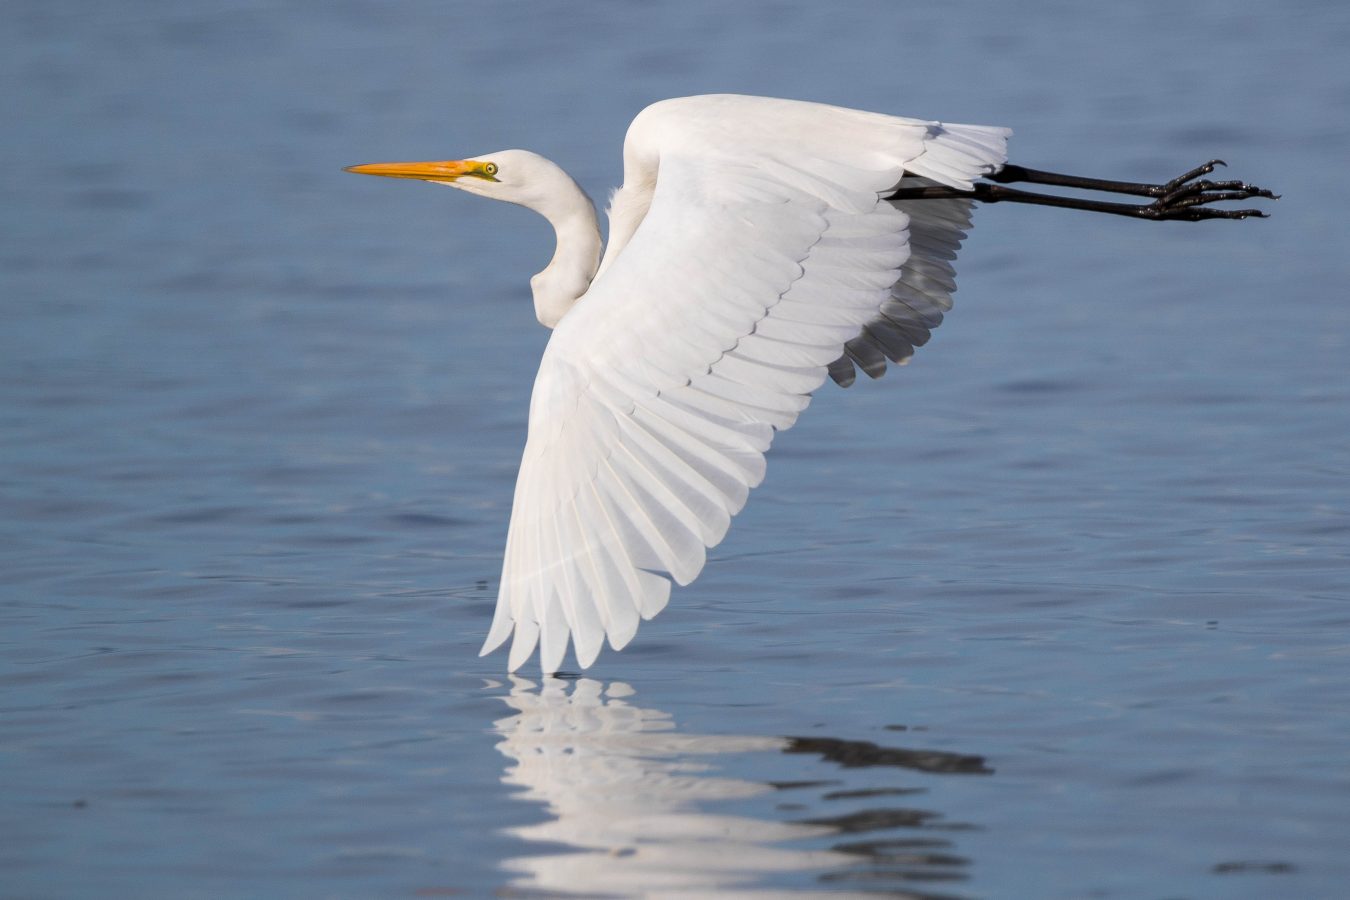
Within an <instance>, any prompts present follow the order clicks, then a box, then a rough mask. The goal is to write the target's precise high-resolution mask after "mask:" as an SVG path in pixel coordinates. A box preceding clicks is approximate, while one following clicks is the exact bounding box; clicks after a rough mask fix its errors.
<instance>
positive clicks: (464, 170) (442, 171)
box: [345, 159, 497, 182]
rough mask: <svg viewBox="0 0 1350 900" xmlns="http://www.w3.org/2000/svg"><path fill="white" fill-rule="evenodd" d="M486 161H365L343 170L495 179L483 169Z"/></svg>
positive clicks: (445, 179)
mask: <svg viewBox="0 0 1350 900" xmlns="http://www.w3.org/2000/svg"><path fill="white" fill-rule="evenodd" d="M486 165H487V164H486V163H482V162H479V161H477V160H472V159H446V160H441V161H439V162H395V163H367V164H366V165H364V166H348V167H347V168H346V169H345V171H347V172H355V173H356V174H357V175H383V176H384V177H386V178H417V179H420V180H422V181H442V182H451V181H454V180H455V179H456V178H460V177H463V176H465V175H473V176H475V177H478V178H483V179H486V180H487V181H496V180H497V179H495V178H493V177H492V176H491V175H490V174H488V172H487V171H486V170H485V168H484V167H485V166H486Z"/></svg>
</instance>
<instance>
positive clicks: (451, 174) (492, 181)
mask: <svg viewBox="0 0 1350 900" xmlns="http://www.w3.org/2000/svg"><path fill="white" fill-rule="evenodd" d="M347 171H348V172H355V173H356V174H358V175H383V176H385V177H386V178H416V179H418V180H420V181H430V182H432V183H433V184H447V185H449V186H450V187H453V188H459V189H460V190H461V191H468V192H469V193H470V194H479V195H481V196H483V197H491V198H493V199H494V200H505V201H507V202H508V203H518V204H520V205H521V206H528V207H530V208H532V209H538V208H539V204H540V201H541V200H542V199H544V198H546V197H548V196H551V195H553V194H554V193H555V191H556V187H555V186H556V184H557V181H558V177H559V176H561V177H562V179H564V180H565V181H566V182H568V183H569V184H570V183H572V179H571V178H570V177H568V175H567V174H566V173H565V172H563V170H562V169H560V168H558V166H556V165H555V164H554V163H552V162H550V161H549V160H547V159H545V158H544V157H542V156H540V155H539V154H537V153H531V152H530V151H528V150H499V151H497V152H496V153H486V154H484V155H482V156H478V157H474V158H473V159H447V160H440V161H435V162H399V163H369V164H367V165H363V166H348V167H347Z"/></svg>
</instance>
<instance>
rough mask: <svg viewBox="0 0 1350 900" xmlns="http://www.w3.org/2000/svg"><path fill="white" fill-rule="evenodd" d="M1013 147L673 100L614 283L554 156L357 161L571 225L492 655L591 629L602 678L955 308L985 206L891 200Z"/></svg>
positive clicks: (911, 126) (762, 103)
mask: <svg viewBox="0 0 1350 900" xmlns="http://www.w3.org/2000/svg"><path fill="white" fill-rule="evenodd" d="M1009 133H1010V132H1009V131H1008V130H1007V129H1004V128H992V127H983V126H971V125H944V124H940V123H937V122H926V121H919V120H915V119H903V118H896V117H893V116H884V115H878V114H875V113H867V112H859V111H854V110H848V109H841V108H837V107H831V106H823V105H820V104H812V103H803V102H798V101H789V100H772V99H766V98H757V97H741V96H729V95H718V96H707V97H691V98H684V99H678V100H667V101H664V102H661V103H657V104H655V105H653V106H650V107H648V108H647V109H646V110H644V111H643V112H642V113H641V114H640V115H639V116H638V117H637V118H636V119H635V120H634V122H633V124H632V126H631V127H630V129H629V131H628V136H627V139H626V141H625V144H624V184H623V187H622V188H620V189H619V191H617V192H616V194H615V196H614V200H613V203H612V207H611V212H610V221H611V237H610V243H609V248H608V250H607V252H606V253H605V256H604V258H603V261H602V262H601V263H600V265H599V269H598V273H597V270H596V254H597V252H598V249H599V243H598V241H599V237H598V230H597V229H596V228H595V226H594V213H593V211H592V207H591V205H590V201H589V200H588V199H585V196H584V194H582V193H581V191H580V188H578V187H576V185H575V183H574V182H572V181H571V179H570V178H568V177H567V176H566V175H565V174H563V173H562V170H560V169H557V167H556V166H553V165H552V164H551V163H548V162H547V161H546V160H543V159H542V157H537V156H535V155H534V154H529V153H526V152H525V151H504V152H502V153H497V154H486V155H483V156H481V157H478V158H476V159H473V160H466V161H457V162H456V163H454V164H450V163H444V164H439V163H438V164H381V165H383V166H385V170H384V171H377V169H378V168H379V167H378V166H368V167H356V169H355V170H356V171H366V172H369V173H370V174H386V175H401V176H402V177H416V178H422V179H424V180H433V181H441V182H443V183H447V184H452V185H454V186H455V187H460V188H466V189H468V190H471V191H472V192H474V193H479V194H483V195H484V196H489V197H494V196H495V197H500V198H501V199H506V200H510V201H513V202H517V203H521V204H522V205H526V206H529V207H530V208H533V209H536V210H538V211H539V212H541V213H543V214H544V215H545V216H547V217H548V218H549V220H550V221H551V222H553V224H554V227H555V229H556V230H557V232H558V241H559V245H558V252H557V254H555V256H554V259H553V261H552V263H550V266H549V268H548V269H546V270H545V271H544V272H542V273H540V275H538V276H536V277H535V280H534V282H532V283H533V285H534V288H535V300H536V307H537V311H538V312H539V316H540V319H541V321H544V322H546V323H547V324H556V327H555V330H554V332H553V335H552V338H551V339H550V341H549V343H548V347H547V349H546V350H545V351H544V356H543V360H542V361H541V363H540V367H539V374H538V377H537V378H536V380H535V385H534V393H533V397H532V399H531V402H530V416H529V438H528V441H527V443H526V446H525V452H524V457H523V459H522V461H521V467H520V475H519V479H518V481H517V484H516V491H515V501H514V507H513V510H512V514H511V524H510V528H509V533H508V537H507V542H506V556H505V561H504V564H503V567H502V579H501V588H500V594H499V596H498V600H497V610H496V615H495V617H494V618H493V622H492V627H491V630H490V632H489V634H488V636H487V640H486V642H485V645H484V648H483V652H484V653H486V652H489V651H491V650H493V649H494V648H496V647H498V646H499V645H501V644H502V643H503V642H505V641H506V639H507V638H508V637H511V636H512V635H514V640H513V642H512V646H511V653H510V662H509V667H510V668H511V669H512V670H514V669H516V668H518V667H519V666H520V665H521V664H523V663H524V662H525V661H526V660H527V659H528V658H529V656H530V655H531V654H532V653H533V651H534V649H535V647H536V645H538V647H539V651H540V662H541V665H542V669H543V671H545V672H553V671H556V670H558V669H559V668H560V667H561V665H562V662H563V657H564V654H565V652H566V649H567V644H568V641H569V638H570V640H571V641H572V643H573V644H574V645H575V652H576V658H577V662H578V663H579V664H580V666H581V667H582V668H585V667H587V666H589V665H590V664H591V663H592V662H593V661H594V660H595V658H596V656H597V654H598V653H599V652H600V647H601V644H602V643H603V642H604V640H605V639H606V638H608V640H609V643H610V645H611V646H612V647H613V648H615V649H616V650H617V649H619V648H621V647H623V646H624V645H625V644H627V643H628V642H629V641H630V640H631V639H632V638H633V635H634V634H635V633H636V631H637V628H638V623H639V621H640V620H641V619H648V618H651V617H652V616H654V615H656V613H658V612H660V611H661V609H662V608H663V607H664V606H665V605H666V602H667V600H668V599H669V595H670V589H671V583H670V582H671V580H673V581H675V582H676V583H678V584H681V585H684V584H688V583H689V582H690V581H692V580H693V579H694V578H695V577H696V576H697V575H698V574H699V571H700V570H701V569H702V568H703V565H704V562H705V560H706V556H707V549H708V548H709V547H713V546H715V545H716V544H717V543H718V542H719V541H721V540H722V538H723V537H724V536H725V534H726V532H727V528H728V526H729V524H730V521H731V517H732V516H734V515H735V514H736V513H737V512H739V511H740V509H741V508H742V507H743V506H744V505H745V502H746V498H747V495H748V493H749V491H750V489H751V488H753V487H755V486H756V485H758V484H759V483H760V481H761V479H762V478H763V476H764V453H765V451H767V450H768V448H769V444H770V443H771V441H772V440H773V435H774V432H775V431H781V430H783V429H785V428H789V427H791V426H792V424H793V423H794V422H795V421H796V419H797V416H798V415H799V414H800V413H801V412H802V410H804V409H805V408H806V406H807V404H808V403H809V402H810V399H811V392H812V391H814V390H816V389H817V388H818V387H819V386H820V385H821V383H822V382H823V381H824V380H825V378H826V377H827V375H833V376H834V378H835V380H836V381H839V382H840V383H841V384H847V383H849V382H851V381H852V380H853V376H854V366H855V365H857V366H860V367H861V368H863V369H864V370H865V371H866V372H867V373H868V374H870V375H873V376H876V375H879V374H881V372H882V371H884V370H885V366H886V361H887V360H888V359H889V360H891V361H895V362H903V361H904V360H906V359H907V358H908V356H909V355H910V354H911V353H912V352H913V348H914V347H915V346H917V345H919V344H922V343H923V342H924V341H925V340H926V339H927V337H928V333H929V331H930V330H931V329H932V328H934V327H936V325H937V323H938V322H940V321H941V318H942V313H943V312H944V311H945V310H946V309H948V308H949V307H950V294H951V292H952V291H953V290H954V283H953V280H952V279H953V270H952V267H951V265H950V262H949V261H950V260H951V259H953V258H954V257H955V251H956V249H957V247H959V245H960V241H961V239H962V238H963V237H964V236H965V229H966V228H967V227H968V226H969V211H970V201H969V200H965V199H947V200H936V201H911V202H906V201H891V200H887V199H886V197H887V196H888V195H889V194H890V193H891V192H893V191H894V190H895V189H896V187H897V186H898V185H899V184H900V181H901V179H902V178H906V181H905V184H906V185H911V184H913V185H927V184H937V185H946V186H948V187H950V188H955V189H959V190H969V189H970V188H971V185H972V182H973V180H974V179H976V178H978V177H980V176H982V175H985V174H989V173H991V172H994V171H996V170H997V169H998V168H999V167H1000V166H1002V165H1003V163H1004V162H1005V160H1006V141H1007V137H1008V135H1009ZM432 165H435V166H440V167H441V168H440V169H437V170H435V171H431V170H429V169H415V168H410V167H411V166H424V167H425V166H432ZM395 166H402V167H403V168H402V169H399V170H397V171H395V170H394V169H393V168H392V167H395ZM454 166H459V167H461V168H462V169H463V171H459V170H454ZM488 166H491V171H490V172H489V170H488V168H487V167H488ZM541 198H543V199H541ZM587 215H589V217H590V219H589V223H590V224H589V225H588V223H587ZM592 234H593V235H594V236H592ZM592 277H593V280H591V279H592ZM587 282H589V287H586V284H587ZM568 285H572V287H571V288H570V289H569V287H568ZM578 287H580V288H581V289H583V290H584V293H582V294H581V295H580V296H579V297H578V296H576V290H577V288H578ZM568 294H571V296H568ZM846 345H847V350H846Z"/></svg>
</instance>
